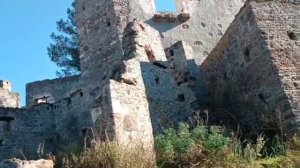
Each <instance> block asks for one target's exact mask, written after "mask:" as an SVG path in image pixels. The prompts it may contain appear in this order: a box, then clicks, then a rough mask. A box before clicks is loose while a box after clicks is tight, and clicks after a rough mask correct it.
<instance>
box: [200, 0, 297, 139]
mask: <svg viewBox="0 0 300 168" xmlns="http://www.w3.org/2000/svg"><path fill="white" fill-rule="evenodd" d="M295 8H296V5H293V4H289V3H279V2H264V3H255V2H251V3H248V4H247V5H246V6H245V7H244V8H243V9H242V11H241V12H240V14H239V15H238V16H237V18H236V19H235V21H234V22H233V23H232V25H231V26H230V27H229V29H228V30H227V32H226V33H225V35H224V37H222V39H221V40H220V42H219V43H218V45H217V47H216V48H215V49H214V50H213V51H212V53H211V54H210V55H209V57H208V58H207V59H206V60H205V61H204V63H203V64H202V66H201V70H202V71H203V74H204V79H205V85H206V88H207V97H208V98H209V105H210V106H213V107H222V108H225V109H227V110H229V111H230V112H232V113H233V114H234V116H235V118H236V120H237V121H239V123H240V125H241V128H242V129H244V130H246V131H248V132H249V133H253V134H254V135H255V134H259V133H260V132H265V133H267V134H271V135H272V134H276V133H279V131H282V130H283V131H284V133H285V134H287V135H291V134H294V133H297V132H298V133H299V127H300V122H299V121H300V120H299V119H300V118H299V114H300V113H299V110H298V109H299V106H298V105H299V100H298V85H299V81H298V70H297V69H298V63H299V59H298V56H299V55H297V54H296V53H297V52H296V51H297V50H298V49H299V48H298V47H299V46H297V45H296V41H295V40H294V37H293V35H292V34H293V32H294V31H295V29H296V28H297V25H296V22H295V21H296V16H297V13H296V9H295ZM281 129H282V130H281ZM250 135H251V134H250Z"/></svg>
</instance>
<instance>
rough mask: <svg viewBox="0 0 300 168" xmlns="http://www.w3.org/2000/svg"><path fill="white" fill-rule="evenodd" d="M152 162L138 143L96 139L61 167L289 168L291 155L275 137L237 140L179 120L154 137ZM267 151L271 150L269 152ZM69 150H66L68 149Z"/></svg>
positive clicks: (219, 129) (222, 131) (215, 129)
mask: <svg viewBox="0 0 300 168" xmlns="http://www.w3.org/2000/svg"><path fill="white" fill-rule="evenodd" d="M155 151H156V166H154V163H153V162H152V160H153V159H152V155H151V154H149V153H147V152H145V151H144V150H143V148H142V147H126V146H120V145H118V144H117V143H116V142H106V143H100V144H99V145H98V146H97V147H96V148H94V149H89V150H87V151H85V152H82V153H78V152H77V153H76V152H75V153H74V152H71V154H67V155H65V157H64V159H63V161H62V167H64V168H101V167H105V168H106V167H107V168H113V167H114V168H150V167H159V168H177V167H178V168H206V167H209V168H292V167H295V165H294V162H293V161H292V157H291V156H290V154H289V152H288V150H287V149H286V148H285V146H284V145H283V143H282V142H280V141H279V138H274V139H272V140H268V139H267V138H265V137H263V136H260V137H258V138H257V140H256V142H251V141H242V142H241V141H240V140H239V139H238V138H237V137H236V136H235V135H234V134H233V133H230V132H227V131H226V130H225V129H224V128H223V127H218V126H205V125H202V124H199V125H197V126H195V127H194V128H190V126H189V125H188V124H185V123H180V124H179V127H178V129H177V130H175V129H173V128H171V129H167V130H165V132H164V134H161V135H158V136H156V138H155ZM270 151H271V152H270ZM69 152H70V151H69Z"/></svg>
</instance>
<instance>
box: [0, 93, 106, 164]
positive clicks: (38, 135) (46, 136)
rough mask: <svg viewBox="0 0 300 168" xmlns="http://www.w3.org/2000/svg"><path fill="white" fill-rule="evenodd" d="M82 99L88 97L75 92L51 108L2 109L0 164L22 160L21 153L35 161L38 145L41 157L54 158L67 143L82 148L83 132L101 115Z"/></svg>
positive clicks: (40, 105) (48, 105)
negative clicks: (41, 150)
mask: <svg viewBox="0 0 300 168" xmlns="http://www.w3.org/2000/svg"><path fill="white" fill-rule="evenodd" d="M85 99H89V97H88V96H87V95H84V94H83V92H82V91H81V90H78V91H75V92H73V93H71V94H70V96H68V97H66V98H64V99H62V100H60V101H57V102H55V103H53V104H50V103H41V104H38V105H32V106H30V107H27V108H26V109H25V108H22V109H12V108H1V109H0V142H1V143H0V160H2V159H9V158H13V157H17V158H23V157H22V155H21V152H20V149H21V150H22V152H23V153H24V155H25V156H26V157H27V158H32V159H36V158H38V153H37V149H38V147H39V145H41V144H44V155H45V154H49V153H50V152H51V153H52V154H55V153H57V152H58V151H59V150H61V148H62V147H65V146H67V145H68V144H70V143H75V142H76V143H79V144H83V137H84V134H83V129H84V128H91V127H92V126H93V124H94V123H95V122H96V120H97V119H98V116H99V115H100V113H101V111H97V110H90V109H88V108H87V106H86V105H85V102H86V100H85ZM91 138H93V137H91Z"/></svg>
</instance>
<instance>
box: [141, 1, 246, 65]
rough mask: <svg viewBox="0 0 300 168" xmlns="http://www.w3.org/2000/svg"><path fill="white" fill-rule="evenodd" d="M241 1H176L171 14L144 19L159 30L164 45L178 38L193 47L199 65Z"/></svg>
mask: <svg viewBox="0 0 300 168" xmlns="http://www.w3.org/2000/svg"><path fill="white" fill-rule="evenodd" d="M244 3H245V0H222V1H221V0H201V1H199V0H189V1H188V0H177V1H176V6H177V13H176V14H173V15H174V16H172V14H171V15H162V16H161V17H162V18H155V17H154V18H153V19H149V20H147V21H146V22H147V23H148V24H150V25H151V26H152V27H154V28H155V29H157V30H158V31H159V32H160V34H161V38H162V41H163V45H164V47H165V48H168V47H170V46H172V45H173V44H175V43H176V42H177V41H180V40H183V41H185V42H187V43H188V44H189V45H190V46H192V48H193V51H194V55H195V62H196V64H197V65H201V63H202V62H203V61H204V59H205V58H206V57H207V56H208V54H209V53H210V52H211V51H212V50H213V49H214V47H215V46H216V44H217V43H218V41H219V40H220V39H221V37H222V36H223V34H224V33H225V31H226V30H227V28H228V27H229V25H230V24H231V22H232V21H233V20H234V18H235V16H236V15H237V14H238V12H239V11H240V9H241V7H243V6H244ZM180 13H183V14H186V15H189V16H188V17H187V16H185V15H180ZM173 17H174V18H173Z"/></svg>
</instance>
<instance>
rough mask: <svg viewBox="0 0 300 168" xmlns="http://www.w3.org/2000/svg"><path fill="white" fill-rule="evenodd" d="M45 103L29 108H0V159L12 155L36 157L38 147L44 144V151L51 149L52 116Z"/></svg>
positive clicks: (8, 157)
mask: <svg viewBox="0 0 300 168" xmlns="http://www.w3.org/2000/svg"><path fill="white" fill-rule="evenodd" d="M46 106H47V105H40V106H38V107H35V108H32V109H30V110H26V109H12V108H1V109H0V123H1V124H0V126H1V132H0V141H1V144H0V160H2V159H10V158H14V157H19V158H23V156H22V153H23V154H24V155H25V157H28V158H38V153H37V151H38V147H39V146H41V144H43V143H44V144H45V149H44V152H45V153H49V152H50V151H52V149H53V147H54V144H52V143H51V142H53V141H48V140H49V139H48V138H53V137H54V136H53V135H52V133H53V129H55V125H54V123H53V122H54V116H53V114H52V113H51V111H50V110H47V107H46Z"/></svg>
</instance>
